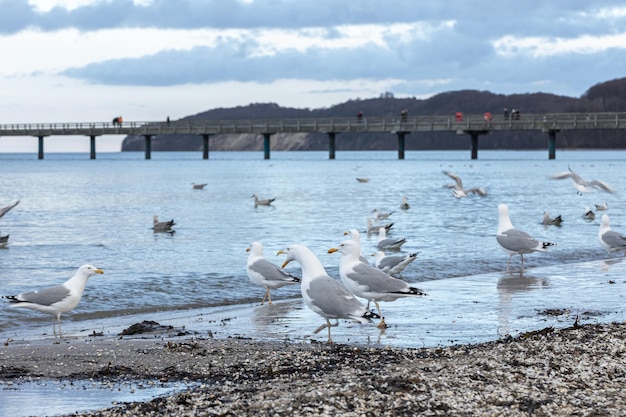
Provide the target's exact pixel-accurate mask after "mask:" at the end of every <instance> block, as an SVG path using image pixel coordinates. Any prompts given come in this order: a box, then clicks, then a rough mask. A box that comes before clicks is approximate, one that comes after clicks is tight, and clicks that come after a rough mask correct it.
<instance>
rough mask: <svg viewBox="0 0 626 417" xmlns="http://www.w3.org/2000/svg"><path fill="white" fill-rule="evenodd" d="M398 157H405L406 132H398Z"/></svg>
mask: <svg viewBox="0 0 626 417" xmlns="http://www.w3.org/2000/svg"><path fill="white" fill-rule="evenodd" d="M396 134H397V135H398V159H404V134H405V132H398V133H396Z"/></svg>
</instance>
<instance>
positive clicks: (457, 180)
mask: <svg viewBox="0 0 626 417" xmlns="http://www.w3.org/2000/svg"><path fill="white" fill-rule="evenodd" d="M443 173H444V174H445V175H447V176H448V177H450V178H452V179H453V180H454V184H448V185H446V186H445V187H446V188H452V195H453V196H454V197H456V198H464V197H467V195H468V194H477V195H479V196H481V197H485V196H486V195H487V190H485V189H484V188H482V187H472V188H467V189H465V188H463V181H461V177H459V176H458V175H456V174H454V173H452V172H450V171H443Z"/></svg>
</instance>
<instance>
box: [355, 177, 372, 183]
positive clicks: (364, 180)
mask: <svg viewBox="0 0 626 417" xmlns="http://www.w3.org/2000/svg"><path fill="white" fill-rule="evenodd" d="M356 180H357V181H358V182H369V181H370V179H369V178H357V179H356Z"/></svg>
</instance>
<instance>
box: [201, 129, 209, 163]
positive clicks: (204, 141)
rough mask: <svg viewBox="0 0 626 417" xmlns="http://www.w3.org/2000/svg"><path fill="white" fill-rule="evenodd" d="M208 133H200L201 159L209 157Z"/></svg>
mask: <svg viewBox="0 0 626 417" xmlns="http://www.w3.org/2000/svg"><path fill="white" fill-rule="evenodd" d="M209 136H210V135H209V134H206V133H205V134H203V135H202V159H209Z"/></svg>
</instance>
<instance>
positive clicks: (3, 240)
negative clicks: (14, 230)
mask: <svg viewBox="0 0 626 417" xmlns="http://www.w3.org/2000/svg"><path fill="white" fill-rule="evenodd" d="M8 244H9V235H4V236H0V249H3V248H6V247H7V245H8Z"/></svg>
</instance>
